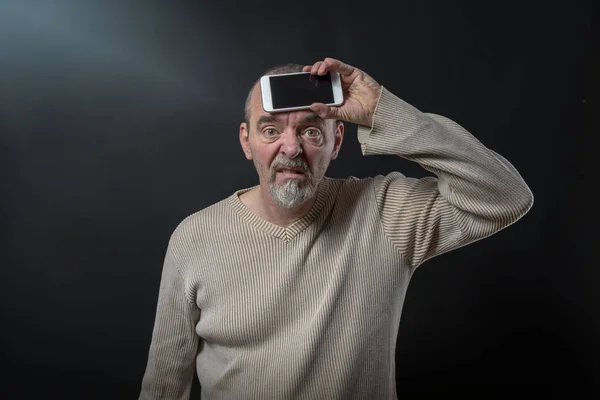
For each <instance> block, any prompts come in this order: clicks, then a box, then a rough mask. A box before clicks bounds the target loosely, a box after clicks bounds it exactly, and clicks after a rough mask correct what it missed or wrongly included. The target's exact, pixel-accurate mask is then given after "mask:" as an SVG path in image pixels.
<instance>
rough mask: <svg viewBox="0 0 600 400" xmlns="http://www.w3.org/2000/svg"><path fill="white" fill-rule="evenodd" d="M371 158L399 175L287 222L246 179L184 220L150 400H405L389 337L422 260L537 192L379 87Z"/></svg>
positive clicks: (438, 121)
mask: <svg viewBox="0 0 600 400" xmlns="http://www.w3.org/2000/svg"><path fill="white" fill-rule="evenodd" d="M358 139H359V141H360V143H361V145H362V151H363V154H364V155H373V154H395V155H397V156H400V157H404V158H406V159H409V160H412V161H415V162H417V163H419V164H420V165H421V166H422V167H423V168H425V169H426V170H428V171H431V172H432V173H434V174H435V175H436V176H437V178H434V177H425V178H422V179H415V178H409V177H405V176H403V175H402V174H400V173H399V172H392V173H390V174H388V175H386V176H381V175H380V176H376V177H374V178H368V179H357V178H354V177H350V178H348V179H330V178H324V180H323V181H322V182H321V184H320V186H319V189H318V194H317V200H316V201H315V203H314V206H313V207H312V209H311V210H310V212H309V213H308V214H307V215H306V216H304V217H303V218H302V219H301V220H299V221H298V222H296V223H295V224H293V225H292V226H290V227H288V228H282V227H279V226H276V225H273V224H271V223H269V222H267V221H265V220H262V219H261V218H259V217H258V216H256V215H255V214H253V213H252V212H251V211H250V210H249V209H248V208H247V207H246V206H245V205H244V204H243V203H242V202H241V201H240V199H239V198H238V195H239V194H240V193H243V192H244V191H246V190H249V189H244V190H240V191H238V192H236V193H234V194H232V195H231V196H230V197H229V198H227V199H224V200H222V201H220V202H218V203H216V204H214V205H212V206H210V207H207V208H206V209H203V210H201V211H199V212H197V213H195V214H193V215H191V216H189V217H188V218H186V219H185V220H184V221H182V222H181V224H180V225H179V226H178V227H177V228H176V229H175V231H174V233H173V235H172V236H171V239H170V241H169V246H168V249H167V252H166V258H165V261H164V268H163V272H162V280H161V283H160V290H159V295H158V306H157V310H156V321H155V325H154V332H153V335H152V343H151V346H150V351H149V357H148V364H147V368H146V371H145V375H144V378H143V381H142V385H141V394H140V397H139V398H140V399H189V396H190V388H191V384H192V379H193V376H194V375H193V374H194V372H196V373H197V374H198V378H199V380H200V384H201V386H202V399H211V400H212V399H215V400H216V399H227V400H234V399H245V400H249V399H260V400H266V399H396V384H395V364H394V357H395V348H396V338H397V333H398V327H399V322H400V314H401V310H402V304H403V301H404V297H405V294H406V290H407V286H408V283H409V281H410V278H411V276H412V274H413V272H414V270H415V268H416V267H417V266H419V265H420V264H422V263H423V262H424V261H426V260H428V259H430V258H432V257H434V256H436V255H439V254H442V253H445V252H447V251H450V250H452V249H456V248H458V247H461V246H464V245H466V244H468V243H471V242H474V241H476V240H479V239H483V238H485V237H488V236H490V235H492V234H493V233H495V232H497V231H498V230H500V229H503V228H505V227H507V226H509V225H510V224H512V223H514V222H515V221H517V220H518V219H519V218H521V217H522V216H523V215H524V214H525V213H527V212H528V210H529V209H530V208H531V206H532V204H533V195H532V193H531V191H530V190H529V188H528V186H527V185H526V184H525V182H524V181H523V179H522V178H521V176H520V175H519V173H518V172H517V171H516V170H515V168H514V167H513V166H512V165H511V164H510V163H509V162H508V161H507V160H506V159H504V158H503V157H501V156H500V155H498V154H497V153H495V152H494V151H492V150H490V149H488V148H486V147H485V146H484V145H483V144H481V143H480V142H479V141H478V140H477V139H475V137H473V136H472V135H471V134H470V133H468V132H467V131H465V130H464V129H463V128H462V127H460V126H459V125H458V124H456V123H455V122H453V121H451V120H449V119H447V118H444V117H441V116H439V115H435V114H425V113H422V112H420V111H418V110H417V109H415V108H414V107H412V106H410V105H409V104H407V103H406V102H404V101H402V100H401V99H399V98H398V97H396V96H394V95H393V94H392V93H390V92H389V91H387V89H385V88H384V89H383V92H382V94H381V97H380V99H379V103H378V105H377V109H376V112H375V115H374V119H373V128H372V129H367V128H365V127H362V126H361V127H359V128H358Z"/></svg>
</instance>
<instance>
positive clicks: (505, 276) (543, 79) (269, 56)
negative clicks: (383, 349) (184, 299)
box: [0, 0, 600, 399]
mask: <svg viewBox="0 0 600 400" xmlns="http://www.w3.org/2000/svg"><path fill="white" fill-rule="evenodd" d="M326 3H327V4H328V5H318V2H316V1H314V2H304V3H294V4H293V5H292V4H291V3H290V5H284V4H286V3H283V2H280V3H277V4H274V5H269V4H267V3H261V4H262V5H261V6H257V5H256V4H251V3H249V2H248V3H238V2H236V3H233V2H227V1H215V2H192V1H189V2H177V1H161V2H157V1H154V2H152V1H145V2H141V1H140V2H133V1H120V2H117V1H95V2H92V1H53V2H50V1H47V2H42V1H39V2H33V1H18V0H4V1H0V190H1V192H0V195H1V196H0V223H1V225H0V226H1V231H0V234H1V248H0V266H1V268H0V274H1V275H0V296H1V302H0V306H1V308H0V310H1V314H0V318H1V319H0V321H1V322H0V327H1V328H0V332H1V335H2V337H1V342H0V343H1V345H0V346H1V347H0V355H1V357H2V365H3V368H2V369H3V372H2V373H1V374H0V380H1V381H0V382H1V389H0V390H1V391H2V394H1V395H0V397H2V398H9V399H36V398H42V397H43V398H61V399H71V398H73V399H133V398H136V397H137V395H138V392H139V386H140V382H141V378H142V375H143V372H144V369H145V363H146V357H147V351H148V347H149V345H150V337H151V333H152V327H153V322H154V312H155V306H156V300H157V293H158V285H159V279H160V272H161V268H162V261H163V257H164V253H165V251H166V245H167V241H168V239H169V236H170V234H171V233H172V231H173V229H174V228H175V227H176V225H177V224H178V223H179V221H181V220H182V219H183V218H184V217H186V216H187V215H189V214H191V213H193V212H195V211H197V210H199V209H201V208H203V207H206V206H208V205H210V204H212V203H214V202H216V201H219V200H221V199H222V198H224V197H226V196H228V195H229V194H231V193H232V192H233V191H234V190H237V189H240V188H242V187H248V186H252V185H254V184H256V183H257V177H256V173H255V170H254V167H253V165H252V163H251V162H249V161H247V160H246V159H245V158H244V156H243V153H242V151H241V148H240V146H239V141H238V127H239V123H240V122H241V121H242V119H243V106H244V100H245V96H246V94H247V91H248V90H249V89H250V87H251V85H252V83H253V82H254V80H255V79H257V78H258V77H259V76H260V75H261V73H262V72H263V71H264V70H265V69H267V68H269V67H271V66H273V65H277V64H281V63H287V62H298V63H301V64H309V63H313V62H315V61H317V60H321V59H323V58H325V57H327V56H331V57H335V58H339V59H341V60H343V61H345V62H347V63H349V64H351V65H354V66H357V67H359V68H361V69H363V70H364V71H366V72H367V73H369V74H370V75H372V76H373V77H374V78H375V79H376V80H378V81H379V82H380V83H381V84H383V85H384V86H386V87H387V88H388V89H390V90H391V91H392V92H393V93H395V94H396V95H398V96H399V97H401V98H403V99H404V100H406V101H407V102H409V103H411V104H412V105H414V106H415V107H417V108H419V109H420V110H422V111H425V112H433V113H437V114H441V115H444V116H447V117H449V118H451V119H453V120H455V121H457V122H458V123H460V124H461V125H463V126H464V127H465V128H467V129H468V130H469V131H470V132H472V133H473V134H474V135H475V136H476V137H478V138H479V139H480V140H481V141H482V142H483V143H484V144H485V145H487V146H488V147H490V148H492V149H494V150H496V151H497V152H499V153H500V154H502V155H503V156H505V157H506V158H508V159H509V160H510V161H511V162H512V163H513V164H514V165H515V166H516V167H517V169H518V170H519V171H520V172H521V174H522V176H523V178H524V179H525V181H526V182H527V183H528V184H529V185H530V187H531V189H532V191H533V193H534V196H535V204H534V206H533V208H532V210H531V211H530V212H529V214H527V215H526V216H525V217H524V218H523V219H522V220H520V221H519V222H517V223H516V224H514V225H512V226H510V227H508V228H507V229H505V230H504V231H502V232H500V233H498V234H496V235H495V236H493V237H491V238H488V239H486V240H483V241H480V242H476V243H474V244H472V245H470V246H467V247H465V248H462V249H459V250H456V251H455V252H452V253H448V254H446V255H443V256H440V257H438V258H436V259H433V260H431V261H430V262H428V263H427V264H425V265H424V266H422V267H421V268H420V269H419V270H418V271H417V273H416V274H415V276H414V278H413V280H412V282H411V285H410V288H409V290H408V294H407V298H406V302H405V307H404V310H403V319H402V322H401V324H400V326H399V334H398V343H397V352H396V354H397V357H396V361H397V364H396V368H397V384H398V396H399V398H401V399H413V398H425V397H426V396H428V395H432V394H455V395H461V396H463V397H464V396H468V395H476V396H481V397H483V398H490V397H493V396H495V395H509V396H517V395H519V394H523V393H527V394H532V395H537V396H550V395H559V394H560V395H568V394H572V395H573V396H575V393H580V395H577V396H576V397H578V398H580V397H581V398H590V396H591V394H600V385H599V384H598V378H599V377H600V374H599V367H600V357H599V345H600V340H599V334H600V318H598V316H599V312H600V296H599V295H598V294H597V291H598V287H599V283H600V281H599V277H600V276H599V275H600V274H599V273H598V268H599V265H598V264H599V263H598V260H597V251H596V249H597V246H598V245H597V243H596V241H597V239H598V235H597V226H598V217H597V212H596V210H597V206H596V202H597V197H594V196H595V195H594V193H595V192H596V191H595V190H594V189H595V183H596V182H595V180H594V181H592V179H593V175H595V172H596V168H595V166H596V165H597V163H596V162H595V161H596V160H593V158H592V151H593V149H594V147H593V144H592V143H593V142H595V136H596V135H597V134H598V132H599V129H598V128H599V126H598V123H597V120H595V119H593V117H594V113H593V112H592V109H593V108H594V109H595V110H597V104H598V103H597V100H598V97H597V93H598V92H597V88H598V77H597V73H596V72H597V70H598V69H599V68H600V63H598V54H599V53H598V50H599V46H598V43H597V42H594V41H592V37H593V35H594V34H597V33H598V32H597V29H596V25H595V22H596V18H595V17H596V14H595V12H596V10H593V9H592V6H591V4H592V2H582V1H570V2H562V3H559V2H541V1H540V2H524V1H466V0H461V1H454V2H447V1H443V0H435V1H434V0H410V1H396V2H392V1H390V2H385V3H381V4H378V3H377V2H375V1H371V0H369V1H366V2H363V3H359V2H355V3H339V4H335V5H334V4H331V3H329V2H326ZM596 115H598V114H597V113H596ZM355 135H356V126H353V125H347V129H346V135H345V141H344V145H343V147H342V152H341V154H340V157H339V158H338V160H336V161H334V162H333V163H332V165H331V167H330V170H329V173H328V175H329V176H332V177H344V176H347V175H354V176H358V177H365V176H370V175H374V174H379V173H387V172H389V171H391V170H400V171H402V172H404V173H405V174H406V175H413V176H423V175H424V174H425V173H424V172H425V171H424V170H422V169H421V168H420V167H419V166H418V165H413V164H412V163H410V162H408V161H405V160H403V159H399V158H395V157H389V156H380V157H362V155H361V153H360V148H359V145H358V142H357V140H356V136H355ZM592 160H593V161H594V164H592ZM594 209H596V210H594ZM197 390H198V384H197V383H196V384H195V387H194V393H196V394H197V393H198V391H197ZM584 394H585V395H584Z"/></svg>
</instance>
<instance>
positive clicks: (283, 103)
mask: <svg viewBox="0 0 600 400" xmlns="http://www.w3.org/2000/svg"><path fill="white" fill-rule="evenodd" d="M269 80H270V84H271V98H272V101H273V108H275V109H277V108H288V107H300V106H308V105H311V104H312V103H325V104H328V103H333V102H334V98H333V89H332V87H331V74H330V73H329V72H328V73H327V74H325V75H323V76H318V75H312V74H296V75H284V76H271V77H270V78H269Z"/></svg>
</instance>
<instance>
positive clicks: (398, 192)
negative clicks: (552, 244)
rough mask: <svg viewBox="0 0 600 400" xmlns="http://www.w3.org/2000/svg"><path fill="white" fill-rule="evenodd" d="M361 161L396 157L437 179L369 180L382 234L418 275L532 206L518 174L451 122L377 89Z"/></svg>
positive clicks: (362, 132) (362, 131)
mask: <svg viewBox="0 0 600 400" xmlns="http://www.w3.org/2000/svg"><path fill="white" fill-rule="evenodd" d="M358 139H359V142H360V144H361V149H362V152H363V155H365V156H367V155H376V154H382V155H397V156H400V157H403V158H405V159H407V160H411V161H415V162H417V163H418V164H419V165H421V166H422V167H423V168H424V169H426V170H427V171H430V172H432V173H433V174H435V175H436V176H437V177H433V176H428V177H424V178H421V179H416V178H410V177H405V176H404V175H402V174H401V173H399V172H392V173H390V174H387V175H386V176H382V175H379V176H377V177H375V178H374V179H373V182H374V189H375V197H376V202H377V206H378V210H379V215H380V217H381V221H382V224H383V229H384V231H385V233H386V235H387V237H388V238H389V240H390V241H391V242H392V243H393V244H394V246H395V247H396V248H397V249H398V250H399V251H400V252H402V254H403V256H404V257H405V258H406V259H407V261H408V262H409V263H410V264H411V265H412V266H413V267H417V266H418V265H420V264H421V263H423V262H424V261H426V260H428V259H430V258H432V257H435V256H437V255H439V254H442V253H445V252H448V251H450V250H453V249H456V248H459V247H462V246H464V245H466V244H468V243H472V242H474V241H476V240H480V239H483V238H486V237H488V236H490V235H492V234H494V233H496V232H498V231H499V230H501V229H503V228H506V227H508V226H509V225H511V224H512V223H514V222H516V221H517V220H518V219H520V218H521V217H522V216H523V215H525V214H526V213H527V212H528V211H529V209H530V208H531V207H532V205H533V194H532V193H531V190H530V189H529V187H528V186H527V184H526V183H525V182H524V180H523V179H522V177H521V176H520V174H519V173H518V172H517V170H516V169H515V168H514V167H513V166H512V165H511V164H510V163H509V162H508V161H507V160H506V159H505V158H504V157H502V156H501V155H499V154H497V153H496V152H494V151H493V150H490V149H488V148H487V147H485V146H484V145H483V144H482V143H481V142H480V141H479V140H477V139H476V138H475V137H474V136H473V135H471V134H470V133H469V132H467V131H466V130H465V129H464V128H462V127H461V126H460V125H458V124H457V123H455V122H453V121H452V120H450V119H448V118H445V117H442V116H439V115H436V114H430V113H423V112H420V111H419V110H417V109H416V108H415V107H413V106H411V105H410V104H408V103H406V102H404V101H403V100H401V99H399V98H398V97H396V96H395V95H393V94H392V93H391V92H389V91H388V90H387V89H386V88H382V92H381V96H380V98H379V101H378V104H377V108H376V110H375V113H374V116H373V123H372V128H367V127H364V126H359V127H358Z"/></svg>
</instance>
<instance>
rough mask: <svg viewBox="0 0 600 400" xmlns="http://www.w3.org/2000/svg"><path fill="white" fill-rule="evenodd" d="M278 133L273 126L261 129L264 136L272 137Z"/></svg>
mask: <svg viewBox="0 0 600 400" xmlns="http://www.w3.org/2000/svg"><path fill="white" fill-rule="evenodd" d="M278 133H279V132H277V131H276V130H275V129H273V128H267V129H265V130H264V131H263V135H265V136H266V137H273V136H276V135H277V134H278Z"/></svg>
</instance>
